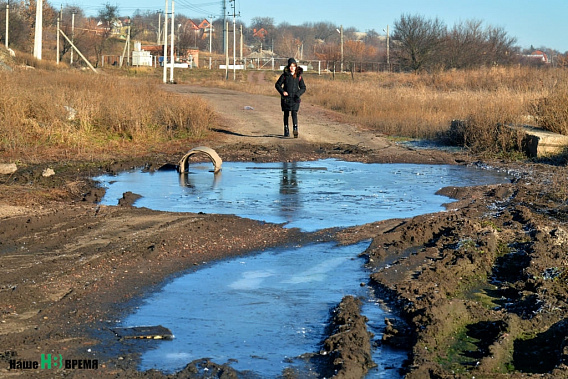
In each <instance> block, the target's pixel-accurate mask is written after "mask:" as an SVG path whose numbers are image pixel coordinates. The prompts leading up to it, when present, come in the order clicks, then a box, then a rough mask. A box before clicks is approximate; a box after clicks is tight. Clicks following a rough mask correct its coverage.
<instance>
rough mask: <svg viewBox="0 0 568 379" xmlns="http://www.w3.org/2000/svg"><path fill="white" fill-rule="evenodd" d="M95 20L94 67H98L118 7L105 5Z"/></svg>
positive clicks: (110, 33)
mask: <svg viewBox="0 0 568 379" xmlns="http://www.w3.org/2000/svg"><path fill="white" fill-rule="evenodd" d="M97 19H98V21H97V26H96V27H97V28H98V29H97V33H96V36H97V38H96V42H95V44H94V45H93V48H94V49H95V55H96V61H95V67H98V65H99V62H100V61H101V58H102V55H103V52H104V50H105V47H106V45H107V42H108V40H109V38H110V37H111V35H112V29H113V24H114V22H115V21H116V20H117V19H118V7H117V6H115V5H110V4H109V3H106V4H105V6H104V8H103V9H101V10H99V13H98V17H97Z"/></svg>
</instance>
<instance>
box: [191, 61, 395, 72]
mask: <svg viewBox="0 0 568 379" xmlns="http://www.w3.org/2000/svg"><path fill="white" fill-rule="evenodd" d="M297 61H298V64H299V65H300V66H302V68H303V69H304V70H306V71H308V72H317V73H319V74H323V73H335V72H388V71H392V72H398V71H400V66H399V65H398V64H393V63H390V64H387V63H386V62H357V61H344V62H343V65H342V64H341V62H340V61H328V60H297ZM287 63H288V58H252V59H249V58H244V59H243V60H238V61H237V66H236V69H237V70H241V69H244V70H271V71H280V70H282V69H283V68H284V67H285V66H286V64H287ZM209 64H210V61H209V58H201V59H200V60H199V67H201V68H209ZM211 68H212V69H225V60H219V59H213V60H211ZM229 69H230V70H232V69H233V66H232V59H231V60H230V63H229Z"/></svg>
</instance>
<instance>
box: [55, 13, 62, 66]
mask: <svg viewBox="0 0 568 379" xmlns="http://www.w3.org/2000/svg"><path fill="white" fill-rule="evenodd" d="M60 15H61V12H59V16H57V31H56V34H57V53H56V55H57V56H56V57H55V63H56V64H59V17H60Z"/></svg>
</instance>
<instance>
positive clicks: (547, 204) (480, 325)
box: [0, 77, 568, 378]
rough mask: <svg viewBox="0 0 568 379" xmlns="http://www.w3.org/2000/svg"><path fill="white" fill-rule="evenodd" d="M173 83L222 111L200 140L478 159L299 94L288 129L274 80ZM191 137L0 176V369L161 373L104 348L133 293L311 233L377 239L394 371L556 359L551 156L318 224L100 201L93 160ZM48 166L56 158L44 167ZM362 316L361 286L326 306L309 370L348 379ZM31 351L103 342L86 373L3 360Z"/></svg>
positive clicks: (551, 371) (448, 372)
mask: <svg viewBox="0 0 568 379" xmlns="http://www.w3.org/2000/svg"><path fill="white" fill-rule="evenodd" d="M254 80H256V81H259V82H260V81H262V78H258V77H255V79H254ZM308 84H309V83H308ZM266 85H272V84H271V83H266ZM168 89H169V90H171V91H175V92H178V93H181V94H185V93H187V94H198V95H200V96H202V97H203V98H205V99H206V100H208V101H209V102H210V104H211V105H212V106H213V107H214V108H215V110H216V111H217V112H218V114H219V122H218V125H216V126H215V129H214V132H213V133H212V134H211V136H210V137H209V139H208V140H207V141H203V142H201V143H200V144H201V145H207V146H210V147H212V148H214V149H215V150H216V151H217V152H218V153H219V155H220V156H221V157H222V158H223V160H225V161H237V160H246V161H283V160H288V161H294V160H313V159H320V158H338V159H344V160H353V161H362V162H387V163H388V162H413V163H448V164H468V163H473V161H474V158H472V157H470V156H468V155H465V154H459V155H458V154H451V153H447V152H443V151H438V150H416V149H409V148H405V147H401V146H399V145H397V144H395V143H393V142H390V141H389V140H388V139H386V138H385V137H384V136H381V135H379V134H377V133H374V132H371V131H369V130H364V129H362V128H361V127H359V126H357V125H354V124H352V123H349V122H347V121H346V120H345V118H344V117H342V116H340V115H338V114H335V113H333V112H330V111H326V110H323V109H321V108H319V107H317V106H314V105H311V104H310V103H309V102H303V103H302V109H301V111H300V137H299V138H298V139H294V138H283V137H282V130H281V129H282V127H281V112H280V109H279V100H278V98H276V97H266V96H260V95H249V94H243V93H238V92H234V91H230V90H223V89H212V88H203V87H195V86H187V85H175V86H169V87H168ZM192 147H194V146H187V149H185V150H184V151H178V152H176V153H175V154H171V155H164V154H148V155H147V156H146V157H145V158H142V159H137V160H136V161H130V162H113V163H96V164H93V163H92V162H76V163H74V164H65V165H63V164H53V163H49V162H46V163H45V164H37V165H28V166H25V167H22V168H20V169H19V170H18V171H17V172H16V173H14V174H12V175H7V176H2V177H0V186H1V192H0V193H1V194H2V195H1V198H0V270H1V273H2V274H1V279H0V346H1V348H0V375H2V376H10V377H29V376H32V375H33V376H36V377H53V376H69V377H94V376H96V377H109V378H110V377H136V376H144V377H163V376H164V375H162V374H161V373H159V372H155V371H150V372H145V373H140V372H138V371H137V370H136V364H137V360H136V358H137V356H138V355H137V354H138V353H139V352H138V351H137V350H136V349H135V348H133V350H132V352H131V353H130V354H123V355H118V354H117V353H116V352H117V341H116V338H115V336H114V335H113V334H112V333H111V332H110V331H109V329H108V327H109V325H113V322H114V321H115V320H116V319H119V318H120V317H121V315H123V314H124V313H125V312H128V311H129V310H130V309H131V307H132V306H133V304H134V302H133V301H131V300H133V299H136V298H139V297H140V296H141V295H143V294H144V293H147V292H148V291H150V290H152V289H153V288H155V287H156V286H158V285H159V284H160V283H161V282H163V280H164V279H165V278H167V277H169V276H171V275H174V274H176V273H179V272H180V271H182V270H187V269H191V268H193V267H196V266H199V265H200V264H202V263H203V262H209V261H212V260H216V259H221V258H224V257H229V256H236V255H242V254H247V253H250V252H253V251H259V250H262V249H266V248H269V247H273V246H277V245H283V244H289V243H304V242H309V241H312V240H314V239H316V238H317V239H335V240H337V241H339V242H341V243H351V242H356V241H361V240H364V239H369V238H370V239H372V243H371V245H370V247H369V248H368V250H367V251H366V252H365V253H364V254H365V256H367V257H368V258H369V267H372V268H373V269H374V270H373V273H372V275H371V277H370V278H369V280H370V282H371V283H372V284H373V285H374V286H376V288H377V290H378V291H379V292H380V293H382V294H383V296H384V299H385V301H386V302H387V303H388V304H390V305H391V306H392V307H395V309H396V310H397V311H398V313H399V316H400V321H397V320H386V323H385V334H384V336H383V343H385V344H391V345H393V346H396V347H398V348H406V349H408V350H409V352H410V356H409V361H408V367H407V372H406V374H407V377H409V378H425V377H441V378H443V377H464V378H466V377H467V378H470V377H473V376H475V377H477V378H480V377H499V376H511V377H517V376H518V377H520V376H523V377H524V376H530V375H531V374H533V375H535V376H539V377H541V375H542V376H544V377H560V376H567V375H568V366H566V360H567V359H568V342H567V341H568V337H567V335H568V318H567V317H568V306H567V305H568V304H567V298H568V297H567V295H568V290H567V288H568V286H567V285H566V284H567V281H568V271H566V267H567V259H568V258H567V255H566V251H568V245H567V244H568V232H567V228H566V225H565V222H566V214H567V210H568V209H567V207H566V198H567V196H566V191H565V188H566V186H565V183H564V181H565V179H564V178H565V176H566V175H565V168H564V167H556V166H553V165H548V164H545V163H515V164H511V163H504V162H492V163H491V166H492V167H498V168H500V169H504V170H508V171H510V172H511V173H514V174H515V177H516V179H515V180H514V181H513V182H512V183H510V184H505V185H495V186H483V187H475V188H467V189H460V188H447V189H445V190H444V193H445V194H447V195H448V196H451V197H453V198H455V199H456V202H454V203H451V204H449V205H448V211H446V212H442V213H438V214H429V215H423V216H418V217H414V218H412V219H397V220H387V221H382V222H377V223H373V224H368V225H361V226H357V227H353V228H348V229H345V230H341V231H332V232H330V231H327V232H326V231H323V232H320V233H315V234H314V233H312V234H306V233H301V232H299V231H298V230H295V229H285V228H283V227H282V226H281V225H272V224H265V223H260V222H256V221H251V220H247V219H241V218H238V217H234V216H221V215H212V214H193V213H169V212H157V211H151V210H148V209H139V208H135V207H132V206H131V204H132V201H133V200H135V199H136V194H131V193H127V194H125V196H124V199H123V200H122V201H121V203H120V205H119V206H100V205H98V204H97V201H98V200H99V199H100V198H101V196H102V190H101V189H100V188H97V186H96V183H93V182H92V181H91V180H90V177H92V176H93V175H95V174H98V173H100V172H114V171H119V170H124V169H127V168H130V167H145V168H146V169H149V170H152V169H156V168H158V167H160V166H161V165H163V164H168V163H169V164H176V163H177V161H178V160H179V159H180V158H181V156H182V155H183V154H184V153H185V152H186V151H187V150H189V149H190V148H192ZM476 164H479V165H481V163H480V162H477V163H476ZM47 167H51V168H53V169H54V171H55V173H56V175H54V176H51V177H43V176H42V172H43V170H44V169H45V168H47ZM362 321H364V318H362V317H361V316H360V315H359V309H358V303H357V301H355V299H352V298H350V297H346V298H345V299H344V301H343V302H342V303H341V304H339V305H338V308H337V309H336V317H334V318H332V319H330V328H329V329H330V337H329V338H328V340H326V342H325V344H324V346H323V347H322V352H319V355H318V352H306V353H307V354H314V355H313V359H317V360H318V361H321V362H324V364H327V365H328V367H327V368H325V367H322V372H325V370H326V369H332V370H337V372H338V377H344V378H358V377H361V376H362V375H363V373H364V372H365V371H366V370H367V369H368V368H369V367H370V366H372V362H369V355H368V352H369V349H370V342H369V338H370V337H369V334H368V332H367V330H366V329H365V323H364V322H362ZM325 349H327V350H325ZM323 353H325V354H323ZM41 354H52V355H54V356H57V355H59V354H61V356H62V357H63V359H78V360H86V359H98V360H99V361H98V362H99V363H98V368H97V370H96V373H95V374H96V375H94V374H93V370H79V369H65V368H62V369H60V368H58V369H56V370H41V369H38V370H34V369H31V370H28V369H12V370H10V369H9V361H10V360H16V361H18V362H23V361H39V360H40V356H41ZM326 357H328V358H332V359H328V360H327V361H326V359H327V358H326ZM204 358H205V357H204ZM204 367H207V368H208V369H209V371H208V372H209V375H211V376H208V377H226V378H229V377H238V373H236V372H234V371H233V370H231V369H230V368H229V367H226V366H222V365H221V366H220V365H217V364H216V363H215V362H209V361H208V360H206V359H203V360H198V361H194V362H188V366H187V367H186V368H185V369H184V370H183V371H182V372H180V373H177V374H176V375H177V377H195V378H197V377H203V368H204ZM521 372H522V373H523V374H521ZM176 375H172V376H176ZM285 375H286V376H287V377H293V376H294V374H293V373H286V374H285Z"/></svg>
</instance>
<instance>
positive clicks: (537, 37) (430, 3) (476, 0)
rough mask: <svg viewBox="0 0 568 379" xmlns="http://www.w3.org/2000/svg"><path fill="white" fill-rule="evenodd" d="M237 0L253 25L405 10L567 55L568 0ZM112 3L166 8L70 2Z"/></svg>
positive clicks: (141, 1) (179, 1)
mask: <svg viewBox="0 0 568 379" xmlns="http://www.w3.org/2000/svg"><path fill="white" fill-rule="evenodd" d="M95 1H97V0H95ZM235 1H236V2H235V3H234V4H236V5H235V9H236V12H237V13H240V17H239V20H241V21H242V22H244V23H245V24H247V25H248V24H250V21H251V19H252V18H254V17H272V18H273V19H274V22H275V24H276V25H278V24H279V23H281V22H288V23H289V24H291V25H301V24H303V23H304V22H320V21H328V22H331V23H333V24H336V25H343V26H344V27H345V28H347V27H355V28H356V29H358V30H360V31H366V30H369V29H375V31H377V32H378V33H380V34H383V29H386V27H387V25H389V27H390V28H391V30H392V25H393V23H394V22H395V21H396V20H398V19H399V18H400V16H401V15H402V14H411V15H421V16H424V17H426V18H432V19H433V18H435V17H438V18H439V19H440V20H442V21H443V22H444V23H445V24H446V25H448V26H452V25H454V24H455V23H456V22H460V21H465V20H470V19H475V20H481V21H483V22H484V24H485V25H492V26H497V27H502V28H503V29H505V31H507V33H508V34H509V35H510V36H512V37H516V38H517V45H519V46H521V47H523V48H529V47H530V46H531V45H532V46H534V47H541V46H545V47H549V48H552V49H556V50H558V51H560V52H562V53H564V52H566V51H568V22H566V20H567V18H568V0H539V1H537V0H397V1H392V0H391V1H380V0H358V1H357V0H356V1H348V0H303V1H297V0H292V1H275V0H235ZM107 2H108V3H109V4H111V5H116V6H118V8H119V11H120V14H121V15H132V14H133V13H134V12H135V10H136V9H140V10H142V11H146V10H150V11H154V10H156V11H157V10H163V9H164V7H165V0H164V1H161V0H159V1H156V0H108V1H104V0H102V1H101V3H100V4H98V5H97V3H95V2H93V0H74V2H72V3H68V4H69V5H77V6H79V7H81V8H82V9H83V10H84V11H85V13H86V14H87V15H95V14H96V13H97V11H98V10H99V9H101V8H102V7H103V6H104V4H106V3H107ZM226 3H227V11H228V12H231V13H232V8H231V6H232V4H233V2H232V1H230V0H226ZM50 4H52V5H53V6H55V7H59V4H57V3H55V2H52V1H50ZM169 4H171V0H169ZM221 4H222V0H217V1H213V0H209V1H208V0H191V1H189V0H176V1H175V11H176V13H177V14H183V15H185V16H187V17H190V18H192V19H193V18H196V19H202V18H208V17H210V16H211V15H214V18H217V17H219V16H220V15H221V14H222V8H221ZM63 5H64V6H65V5H67V3H63Z"/></svg>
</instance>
